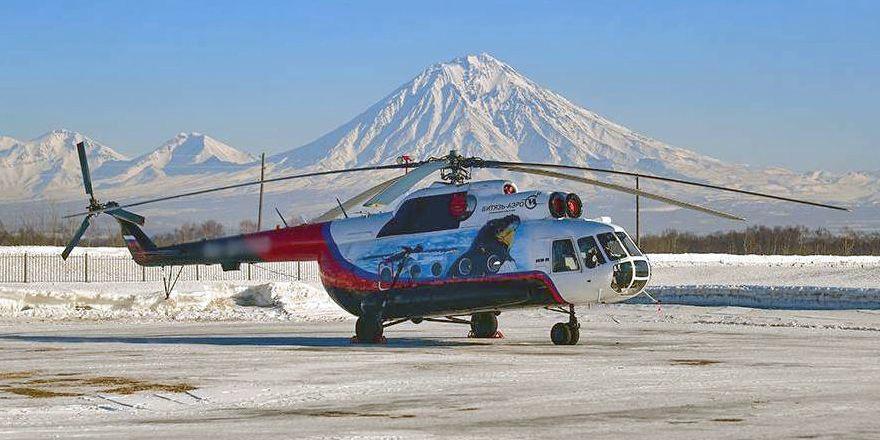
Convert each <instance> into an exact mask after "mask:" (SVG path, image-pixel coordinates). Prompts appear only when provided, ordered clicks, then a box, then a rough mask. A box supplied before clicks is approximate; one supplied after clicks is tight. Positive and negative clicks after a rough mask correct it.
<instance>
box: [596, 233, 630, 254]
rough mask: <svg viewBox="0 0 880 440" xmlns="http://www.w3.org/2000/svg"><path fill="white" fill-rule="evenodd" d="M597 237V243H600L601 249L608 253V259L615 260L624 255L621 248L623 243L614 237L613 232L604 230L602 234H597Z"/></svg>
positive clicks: (624, 252)
mask: <svg viewBox="0 0 880 440" xmlns="http://www.w3.org/2000/svg"><path fill="white" fill-rule="evenodd" d="M597 237H598V238H599V243H601V244H602V249H605V254H606V255H608V259H609V260H611V261H617V260H619V259H621V258H624V257H626V251H625V250H623V245H621V244H620V242H619V241H617V237H615V236H614V234H612V233H611V232H606V233H604V234H599V235H598V236H597Z"/></svg>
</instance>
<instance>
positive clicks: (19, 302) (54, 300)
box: [0, 282, 350, 321]
mask: <svg viewBox="0 0 880 440" xmlns="http://www.w3.org/2000/svg"><path fill="white" fill-rule="evenodd" d="M348 316H350V315H348V314H347V313H346V312H344V311H343V310H342V309H341V308H339V306H337V305H336V304H335V303H334V302H333V301H332V300H331V299H330V297H329V296H327V293H326V292H325V291H324V289H323V288H321V287H319V286H315V285H311V284H307V283H299V282H272V283H262V284H261V283H255V282H250V283H248V282H179V283H178V285H177V286H176V287H175V290H174V292H173V293H172V295H171V298H170V299H168V300H165V293H164V291H163V290H162V286H161V284H160V283H158V282H147V283H32V284H0V317H10V318H17V319H53V320H58V319H97V320H113V319H119V320H129V321H130V320H140V321H152V320H163V321H164V320H178V321H180V320H196V321H198V320H253V321H265V320H294V321H328V320H339V319H345V318H346V317H348Z"/></svg>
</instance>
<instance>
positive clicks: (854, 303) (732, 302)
mask: <svg viewBox="0 0 880 440" xmlns="http://www.w3.org/2000/svg"><path fill="white" fill-rule="evenodd" d="M648 292H649V293H650V294H651V296H652V297H654V298H656V299H657V300H658V301H660V302H661V303H665V304H683V305H690V306H709V307H716V306H732V307H751V308H758V309H791V310H849V309H880V289H869V288H841V287H815V286H656V287H650V288H649V289H648ZM627 302H628V303H632V304H648V303H651V302H652V301H651V300H650V298H648V297H646V296H644V295H640V296H638V297H635V298H632V299H630V300H629V301H627Z"/></svg>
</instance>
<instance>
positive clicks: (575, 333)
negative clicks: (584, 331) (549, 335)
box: [565, 322, 581, 345]
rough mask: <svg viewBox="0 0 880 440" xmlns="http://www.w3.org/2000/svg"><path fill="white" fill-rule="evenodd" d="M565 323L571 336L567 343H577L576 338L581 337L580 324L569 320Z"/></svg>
mask: <svg viewBox="0 0 880 440" xmlns="http://www.w3.org/2000/svg"><path fill="white" fill-rule="evenodd" d="M565 325H567V326H568V331H569V333H570V334H571V338H570V339H569V340H568V345H577V343H578V340H580V339H581V329H580V325H579V324H577V323H575V324H572V323H570V322H569V323H566V324H565Z"/></svg>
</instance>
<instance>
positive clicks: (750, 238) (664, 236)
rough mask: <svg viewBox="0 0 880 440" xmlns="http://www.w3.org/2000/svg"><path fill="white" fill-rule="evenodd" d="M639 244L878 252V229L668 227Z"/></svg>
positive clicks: (673, 248) (760, 251) (706, 249)
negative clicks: (704, 229) (703, 229)
mask: <svg viewBox="0 0 880 440" xmlns="http://www.w3.org/2000/svg"><path fill="white" fill-rule="evenodd" d="M641 246H642V248H643V250H644V251H645V252H648V253H684V252H693V253H721V254H737V255H749V254H757V255H880V232H859V231H852V230H843V231H841V232H839V233H832V232H831V231H829V230H827V229H823V228H819V229H809V228H806V227H804V226H785V227H783V226H777V227H772V228H771V227H768V226H752V227H750V228H748V229H745V230H742V231H725V232H715V233H712V234H706V235H698V234H694V233H690V232H680V231H675V230H668V231H665V232H663V233H661V234H656V235H648V236H644V237H642V239H641Z"/></svg>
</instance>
